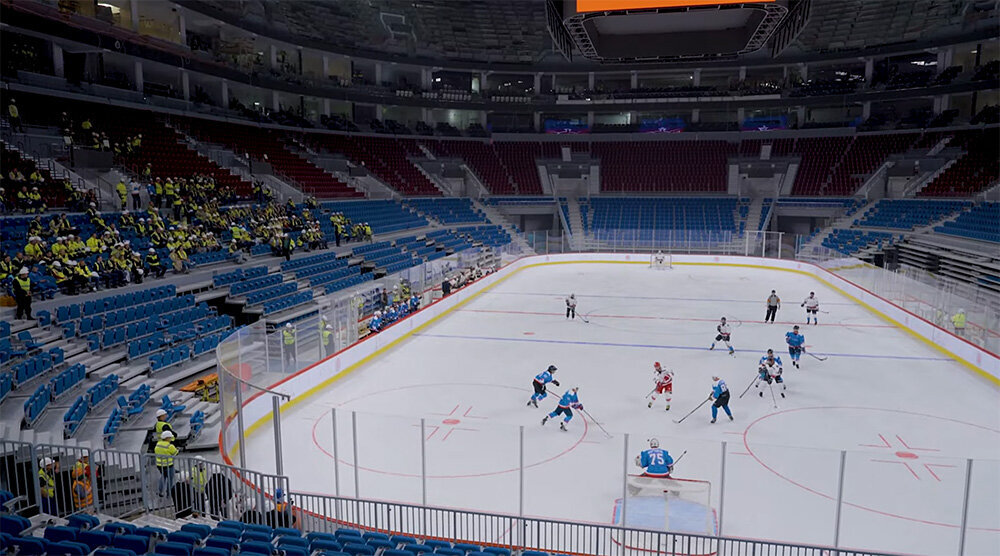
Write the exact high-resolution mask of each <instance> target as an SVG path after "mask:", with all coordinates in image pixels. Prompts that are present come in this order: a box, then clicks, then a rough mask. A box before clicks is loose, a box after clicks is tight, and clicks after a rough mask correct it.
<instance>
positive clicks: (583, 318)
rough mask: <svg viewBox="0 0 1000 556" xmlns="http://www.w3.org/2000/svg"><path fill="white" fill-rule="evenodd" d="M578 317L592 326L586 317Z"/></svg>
mask: <svg viewBox="0 0 1000 556" xmlns="http://www.w3.org/2000/svg"><path fill="white" fill-rule="evenodd" d="M578 316H579V317H580V320H582V321H583V322H585V323H587V324H590V321H589V320H587V317H585V316H583V315H578Z"/></svg>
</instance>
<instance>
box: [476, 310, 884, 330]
mask: <svg viewBox="0 0 1000 556" xmlns="http://www.w3.org/2000/svg"><path fill="white" fill-rule="evenodd" d="M459 311H461V312H466V313H496V314H506V315H538V316H546V317H550V316H563V315H564V313H548V312H542V311H501V310H496V309H459ZM586 316H587V317H590V318H595V317H596V318H606V319H635V320H674V321H684V322H718V319H700V318H681V317H654V316H651V315H603V314H598V313H587V315H586ZM740 320H741V321H742V322H746V323H751V324H763V323H764V321H761V320H742V319H740ZM778 324H787V325H792V324H798V323H795V322H790V321H789V322H779V323H778ZM817 326H842V327H845V328H896V327H895V326H893V325H891V324H840V323H821V324H819V325H817Z"/></svg>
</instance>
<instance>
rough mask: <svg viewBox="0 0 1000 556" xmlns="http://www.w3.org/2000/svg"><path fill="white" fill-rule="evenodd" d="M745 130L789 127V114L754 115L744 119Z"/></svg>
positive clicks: (743, 127) (743, 128) (743, 126)
mask: <svg viewBox="0 0 1000 556" xmlns="http://www.w3.org/2000/svg"><path fill="white" fill-rule="evenodd" d="M740 129H742V130H743V131H770V130H772V129H788V116H753V117H751V118H747V119H745V120H743V125H742V126H740Z"/></svg>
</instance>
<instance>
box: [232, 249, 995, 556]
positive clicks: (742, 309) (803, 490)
mask: <svg viewBox="0 0 1000 556" xmlns="http://www.w3.org/2000/svg"><path fill="white" fill-rule="evenodd" d="M772 289H775V290H777V292H778V294H779V296H780V297H781V298H782V302H783V305H782V309H781V310H780V311H779V312H778V322H776V323H775V324H763V323H762V322H761V319H762V318H763V316H764V309H765V306H764V299H765V298H766V297H767V295H768V294H769V293H770V291H771V290H772ZM810 291H815V292H816V295H817V297H819V299H820V302H821V307H820V308H821V309H822V310H823V311H828V312H829V314H824V313H821V314H820V315H819V317H820V324H819V325H818V326H812V325H810V326H805V324H804V312H803V309H801V308H800V307H799V304H800V303H801V301H802V299H803V298H805V297H806V295H808V293H809V292H810ZM570 292H574V293H576V296H577V298H578V299H579V312H580V313H581V314H584V315H587V318H588V319H589V320H590V323H589V324H586V323H583V322H581V320H580V319H577V320H576V321H567V320H566V319H565V317H564V314H563V310H564V303H563V298H564V297H565V296H566V295H568V294H569V293H570ZM721 316H725V317H727V319H729V320H730V323H731V324H732V325H733V326H734V330H733V344H734V346H735V348H736V356H735V357H730V356H729V355H727V353H726V352H725V350H724V349H722V350H720V349H719V348H718V347H717V348H716V350H715V351H708V350H707V348H708V346H709V344H710V343H711V341H712V339H713V338H714V336H715V325H716V323H717V321H718V319H719V317H721ZM792 324H799V325H800V326H802V327H803V329H804V334H805V336H806V345H807V346H808V348H809V350H810V351H812V352H813V353H815V354H817V355H820V356H823V357H828V360H826V361H823V362H820V361H818V360H816V359H813V358H812V357H808V356H803V357H802V360H801V363H802V369H794V368H792V366H791V361H790V359H789V357H788V353H787V350H786V349H785V347H784V334H785V332H787V331H788V330H790V328H791V325H792ZM769 347H770V348H773V349H775V351H776V353H778V354H779V355H780V356H781V357H782V359H783V360H784V363H785V366H784V369H785V372H784V375H783V376H784V377H785V379H786V381H787V382H786V384H787V387H788V390H787V391H786V395H787V397H786V398H785V399H782V398H780V397H776V401H777V406H778V407H777V408H775V407H774V405H775V404H774V402H772V399H771V394H770V391H769V390H764V397H763V398H761V397H759V396H758V395H757V394H756V392H757V391H756V390H754V389H753V388H751V390H750V392H749V393H748V394H747V395H746V396H745V397H744V398H742V399H739V398H738V397H739V395H740V394H741V393H742V392H743V390H744V388H745V387H746V386H747V384H749V383H750V382H751V381H752V380H753V377H754V376H755V374H756V370H755V369H756V363H757V361H758V359H759V358H760V357H761V355H762V354H763V353H764V351H765V350H766V349H767V348H769ZM654 361H660V362H662V363H663V364H665V365H669V366H671V367H672V368H673V369H674V370H675V372H676V376H675V379H674V394H673V402H672V407H671V409H670V411H669V412H667V411H664V409H663V406H662V399H661V400H660V401H659V402H658V403H657V405H656V406H654V408H653V409H647V407H646V400H645V399H644V398H643V396H645V395H646V394H647V392H649V391H650V389H651V388H652V386H653V384H652V364H653V362H654ZM549 364H554V365H556V366H557V367H559V371H558V372H557V373H556V378H557V380H559V381H560V383H561V385H562V386H561V387H552V388H551V389H550V392H552V393H556V392H559V393H561V392H562V391H564V390H565V389H566V388H567V387H570V386H579V387H580V400H581V401H582V402H583V403H584V405H585V408H586V410H587V411H588V412H589V413H590V414H592V415H593V416H594V417H595V418H597V419H599V421H600V423H601V425H602V426H603V427H604V428H605V429H607V430H608V431H610V432H611V434H612V438H607V437H606V436H605V435H604V433H602V432H601V431H600V430H599V429H598V428H597V426H595V424H594V423H593V422H589V419H584V418H582V416H581V415H580V414H579V412H577V416H576V417H575V418H574V419H573V420H572V421H571V422H570V424H569V431H568V432H560V431H559V429H558V425H557V423H556V422H554V421H550V422H549V423H548V424H547V425H546V426H544V427H543V426H541V425H540V420H541V418H542V416H543V415H544V414H545V413H546V412H547V411H550V410H552V409H553V408H554V407H555V405H556V403H555V402H556V400H557V397H556V396H554V395H550V396H549V397H548V398H547V399H545V400H543V401H542V402H541V403H540V408H539V409H535V408H528V407H525V402H526V401H527V399H528V397H529V396H530V394H531V389H530V383H531V380H532V377H533V376H534V375H535V374H536V373H538V372H540V371H541V370H543V369H544V368H546V367H547V366H548V365H549ZM713 374H718V375H719V376H721V377H722V378H724V379H725V380H726V381H727V383H728V384H729V387H730V389H731V391H732V398H733V399H732V402H731V408H732V410H733V413H734V415H735V417H736V420H735V421H734V422H730V421H729V420H728V419H726V418H724V415H723V414H722V412H721V411H720V420H719V422H718V423H716V424H710V423H709V420H710V412H709V407H708V405H706V406H704V407H702V408H701V409H700V410H698V411H697V412H696V413H695V414H694V415H692V416H691V417H690V418H689V419H687V420H686V421H684V422H683V423H681V424H675V423H674V422H673V421H672V420H674V419H679V418H680V417H682V416H683V415H684V414H686V413H687V412H688V411H690V410H691V409H693V408H694V407H695V406H697V405H698V404H699V403H700V402H701V401H703V400H704V399H705V398H706V396H707V395H708V393H709V390H710V385H711V376H712V375H713ZM775 395H776V396H777V395H778V391H777V390H776V391H775ZM334 407H336V408H337V414H338V455H339V459H340V465H339V468H338V469H339V472H340V492H341V494H343V495H348V496H350V495H353V494H354V492H355V490H354V480H355V469H354V466H353V461H354V460H353V455H352V451H353V445H354V442H353V435H352V422H351V421H352V419H351V413H352V412H356V426H357V431H358V435H357V437H358V438H357V445H358V459H359V461H360V466H359V468H358V473H357V479H358V484H359V486H360V488H359V491H360V494H361V496H362V497H365V498H374V499H383V500H393V501H399V502H407V503H419V502H420V501H421V480H420V474H421V464H420V419H421V418H424V419H425V434H426V437H427V441H426V450H427V459H426V461H427V475H428V480H427V503H428V504H430V505H437V506H448V507H457V508H467V509H476V510H483V511H491V512H504V513H513V514H516V513H517V511H518V497H519V480H518V479H519V477H518V473H517V468H518V461H519V454H518V426H524V437H525V454H524V460H525V464H526V466H527V468H526V470H525V488H524V510H525V513H526V514H527V515H533V516H543V517H549V518H558V519H567V520H579V521H590V522H600V523H610V522H611V520H612V519H613V517H612V515H613V510H614V501H615V500H616V499H619V498H621V495H622V486H623V481H622V476H623V472H624V471H627V472H630V473H636V472H639V471H640V470H639V469H637V468H636V467H634V465H633V464H632V459H633V458H634V455H635V454H637V453H638V452H639V451H641V450H642V449H644V448H645V447H646V439H648V438H650V437H652V436H656V437H657V438H659V440H660V443H661V446H663V447H665V448H667V449H668V450H669V451H670V452H671V454H673V455H674V457H675V458H676V457H678V456H679V455H680V454H681V453H682V452H684V451H687V454H686V455H685V456H684V459H683V460H682V461H681V462H680V464H678V466H677V468H676V470H675V475H676V476H679V477H687V478H694V479H701V480H709V481H712V483H713V487H712V497H713V504H714V505H715V509H716V511H717V512H718V513H720V514H721V517H722V533H723V534H724V535H727V536H739V537H752V538H764V539H775V540H782V541H788V542H806V543H817V544H827V545H828V544H832V542H833V538H834V516H835V500H836V494H837V484H838V469H839V464H840V451H841V450H846V452H847V455H846V465H845V478H844V495H843V496H844V502H845V504H844V507H843V513H842V517H841V532H840V545H841V546H845V547H860V548H866V549H871V550H885V551H894V552H906V553H913V554H935V555H937V554H954V553H956V551H957V548H958V524H959V523H960V520H961V507H962V500H963V494H964V486H965V470H966V458H973V459H975V460H976V461H975V462H974V465H973V467H972V483H971V497H970V510H969V516H968V522H969V532H968V535H967V539H966V543H967V544H966V554H972V555H977V556H978V555H983V556H986V555H998V554H1000V393H998V390H997V389H996V388H995V387H994V386H993V385H991V384H989V383H987V382H985V381H984V380H983V379H981V378H979V377H977V376H976V375H975V374H973V373H972V372H971V371H969V370H968V369H965V368H964V367H962V366H961V365H959V364H958V363H956V362H954V361H951V360H949V359H947V357H946V356H945V355H944V354H942V353H941V352H938V351H936V350H934V349H931V348H930V347H929V346H927V345H925V344H923V343H921V342H920V341H918V340H916V339H915V338H914V337H912V336H911V335H909V334H908V333H907V332H905V331H903V330H900V329H898V328H895V327H894V326H892V325H890V324H889V323H887V322H886V321H883V320H882V319H880V318H878V317H877V316H876V315H874V314H872V313H870V312H868V311H867V310H865V309H864V308H862V307H859V306H857V305H855V304H854V303H853V302H851V301H850V300H849V299H846V298H844V297H842V296H840V295H838V294H837V293H835V292H834V291H832V290H830V289H828V288H826V287H824V286H823V285H822V284H820V283H819V282H816V281H814V280H813V279H811V278H809V277H806V276H802V275H798V274H794V273H789V272H781V271H774V270H763V269H750V268H730V267H703V266H691V267H687V266H682V265H675V266H674V269H673V270H670V271H654V270H650V269H648V268H645V267H643V266H641V265H614V264H565V265H553V266H544V267H539V268H532V269H527V270H524V271H521V272H519V273H518V274H516V275H515V276H513V277H511V278H510V279H509V280H506V281H505V282H503V283H501V284H500V285H499V286H497V287H496V288H494V289H492V290H490V291H488V292H486V293H484V294H482V295H480V296H479V297H478V298H476V299H474V300H473V301H472V302H470V303H468V304H466V305H465V306H463V307H461V308H460V309H459V310H457V311H456V312H453V313H452V314H450V315H449V316H447V317H446V318H444V319H442V320H440V321H438V323H436V324H435V325H433V326H431V327H429V328H427V329H425V330H423V331H421V332H420V333H419V334H418V335H416V336H414V337H412V338H411V339H409V340H406V341H405V342H403V343H402V344H401V345H399V346H398V347H396V348H394V349H392V350H391V351H389V352H387V353H385V354H383V355H381V356H379V357H377V358H376V359H375V360H373V361H372V362H371V363H369V364H367V365H365V366H364V367H362V368H360V369H358V370H357V371H355V372H354V373H353V374H352V375H350V376H348V377H346V378H345V379H343V380H341V381H339V382H337V383H335V384H334V385H332V386H331V387H329V388H328V389H326V390H324V391H322V392H320V393H318V394H316V395H314V396H313V397H311V398H309V399H308V400H306V401H305V402H303V403H301V404H299V405H298V406H296V407H295V408H293V409H291V410H289V411H287V412H284V413H283V415H282V417H283V420H282V439H283V446H284V450H283V452H284V454H283V455H284V458H283V461H284V466H285V473H286V474H287V475H289V477H290V481H291V485H292V488H293V489H295V490H303V491H310V492H317V493H330V494H332V493H334V491H335V489H334V470H333V465H332V464H333V459H332V452H333V447H332V445H333V431H332V424H331V423H332V422H331V408H334ZM624 433H629V444H628V446H625V445H624V442H625V434H624ZM722 442H725V443H726V459H725V465H726V471H725V478H724V488H725V505H724V508H722V509H720V508H719V507H718V500H719V491H720V490H721V489H722V488H723V479H722V477H721V460H722ZM273 447H274V443H273V439H272V429H271V428H270V427H269V426H265V427H262V428H261V429H260V430H258V431H257V432H255V433H254V434H253V435H252V436H251V437H250V439H249V440H248V445H247V451H248V453H249V454H252V457H251V458H249V459H251V461H250V465H251V466H252V467H254V468H257V469H260V470H262V471H273V469H274V463H273ZM626 456H627V460H628V463H629V467H628V469H627V470H623V460H624V459H626ZM720 510H721V511H720Z"/></svg>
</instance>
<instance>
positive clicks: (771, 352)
mask: <svg viewBox="0 0 1000 556" xmlns="http://www.w3.org/2000/svg"><path fill="white" fill-rule="evenodd" d="M769 359H774V360H775V361H777V362H778V365H781V364H782V363H781V357H776V356H775V355H774V350H773V349H771V348H768V349H767V353H766V354H765V355H762V356H761V358H760V362H759V363H758V365H763V364H764V362H765V361H767V360H769Z"/></svg>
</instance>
